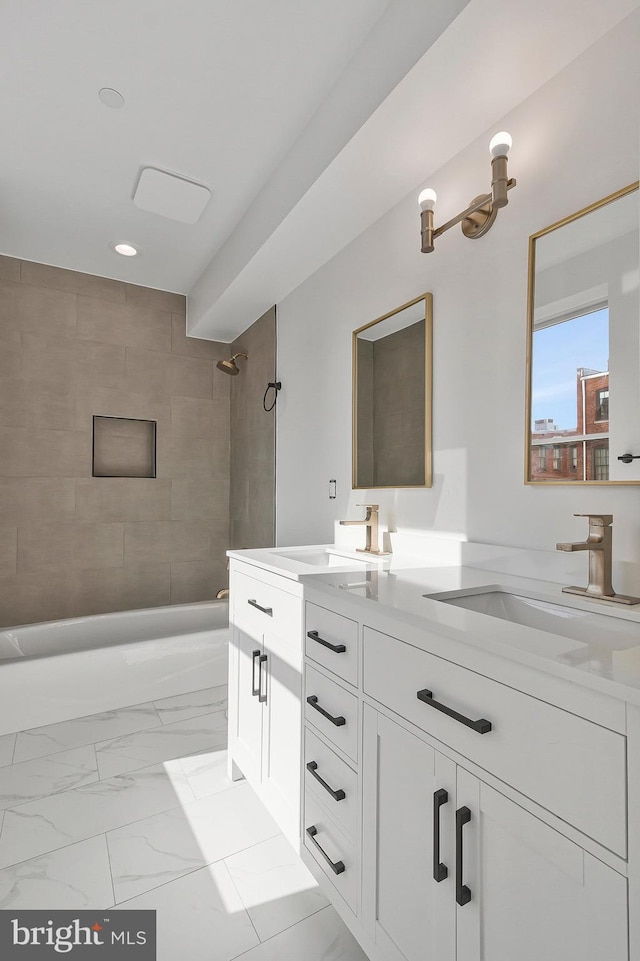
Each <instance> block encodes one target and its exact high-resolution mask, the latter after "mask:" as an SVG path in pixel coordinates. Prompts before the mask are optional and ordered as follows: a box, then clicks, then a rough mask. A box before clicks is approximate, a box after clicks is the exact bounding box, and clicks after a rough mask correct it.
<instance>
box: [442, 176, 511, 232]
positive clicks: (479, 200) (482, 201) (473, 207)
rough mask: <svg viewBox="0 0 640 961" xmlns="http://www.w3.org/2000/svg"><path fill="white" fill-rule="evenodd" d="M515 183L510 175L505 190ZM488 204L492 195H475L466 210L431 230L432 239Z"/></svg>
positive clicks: (490, 203) (490, 202)
mask: <svg viewBox="0 0 640 961" xmlns="http://www.w3.org/2000/svg"><path fill="white" fill-rule="evenodd" d="M516 183H517V180H516V179H515V177H512V178H511V180H508V181H507V190H511V188H512V187H515V186H516ZM489 205H492V195H491V194H482V195H481V196H480V197H476V199H475V200H474V201H473V203H471V204H470V205H469V206H468V207H467V209H466V210H463V211H462V213H461V214H458V216H457V217H453V218H452V219H451V220H447V222H446V224H442V226H441V227H437V228H436V229H435V230H434V231H433V238H434V240H435V238H436V237H439V236H440V234H443V233H444V232H445V230H449V228H450V227H455V226H456V224H459V223H461V222H462V221H463V220H466V219H467V218H468V217H469V216H470V215H471V214H475V213H477V212H478V211H479V210H482V209H483V207H487V206H489ZM503 206H504V204H503ZM426 212H427V211H425V213H426ZM432 212H433V211H431V213H432Z"/></svg>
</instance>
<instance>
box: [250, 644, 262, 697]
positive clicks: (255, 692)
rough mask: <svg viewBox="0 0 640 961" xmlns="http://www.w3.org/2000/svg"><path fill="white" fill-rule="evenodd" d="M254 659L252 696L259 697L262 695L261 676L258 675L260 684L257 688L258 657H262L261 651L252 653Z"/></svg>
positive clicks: (252, 666)
mask: <svg viewBox="0 0 640 961" xmlns="http://www.w3.org/2000/svg"><path fill="white" fill-rule="evenodd" d="M251 656H252V657H253V663H252V665H251V696H252V697H257V696H258V695H259V694H260V676H259V675H258V684H257V686H256V657H260V649H259V648H258V650H256V651H252V652H251Z"/></svg>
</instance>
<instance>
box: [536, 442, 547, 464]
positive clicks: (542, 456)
mask: <svg viewBox="0 0 640 961" xmlns="http://www.w3.org/2000/svg"><path fill="white" fill-rule="evenodd" d="M546 469H547V448H546V447H545V446H544V444H543V445H542V446H541V447H538V470H546Z"/></svg>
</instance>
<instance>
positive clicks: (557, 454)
mask: <svg viewBox="0 0 640 961" xmlns="http://www.w3.org/2000/svg"><path fill="white" fill-rule="evenodd" d="M561 461H562V448H561V447H554V448H553V469H554V470H560V465H561Z"/></svg>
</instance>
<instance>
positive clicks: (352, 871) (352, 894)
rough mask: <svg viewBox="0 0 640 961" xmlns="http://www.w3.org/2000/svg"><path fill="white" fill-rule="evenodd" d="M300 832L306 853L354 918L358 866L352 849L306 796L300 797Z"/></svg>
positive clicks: (308, 795)
mask: <svg viewBox="0 0 640 961" xmlns="http://www.w3.org/2000/svg"><path fill="white" fill-rule="evenodd" d="M303 828H304V833H303V843H304V846H305V848H306V850H307V851H308V852H309V853H310V854H311V856H312V858H313V859H314V861H315V862H316V864H317V865H318V866H319V868H320V869H321V870H322V872H323V874H324V875H325V876H326V877H327V878H328V879H329V881H331V883H332V884H333V886H334V887H335V889H336V890H337V891H339V892H340V894H341V895H342V897H343V898H344V900H345V901H346V902H347V904H348V905H349V907H350V908H351V910H352V911H353V913H354V914H357V910H358V906H357V891H358V874H359V866H358V860H357V854H356V847H355V845H354V844H353V842H351V841H349V839H348V838H347V837H345V835H344V834H343V833H342V831H341V830H340V828H339V827H338V825H337V824H336V822H335V821H334V820H333V818H332V817H330V816H329V815H328V814H327V812H326V811H325V809H324V807H323V806H322V805H321V804H320V803H319V802H318V801H316V799H315V797H314V796H313V795H312V794H310V793H309V792H306V793H305V797H304V822H303ZM310 829H311V834H310V833H309V830H310ZM332 865H333V867H332Z"/></svg>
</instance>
